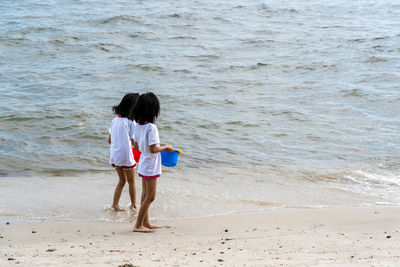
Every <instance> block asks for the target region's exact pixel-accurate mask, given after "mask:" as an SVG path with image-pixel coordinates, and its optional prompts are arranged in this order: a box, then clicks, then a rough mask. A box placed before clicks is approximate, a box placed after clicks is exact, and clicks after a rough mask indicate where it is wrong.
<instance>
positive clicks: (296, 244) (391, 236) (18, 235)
mask: <svg viewBox="0 0 400 267" xmlns="http://www.w3.org/2000/svg"><path fill="white" fill-rule="evenodd" d="M157 223H158V224H163V225H165V226H166V227H165V228H163V229H160V230H157V231H156V232H155V233H151V234H143V233H134V232H132V231H131V229H132V224H129V223H106V222H51V223H37V224H36V223H35V224H29V225H13V224H12V223H10V224H9V225H2V226H0V265H1V266H15V265H17V266H57V265H59V266H68V265H70V266H126V267H127V266H181V265H188V266H220V265H221V266H280V265H284V266H288V265H289V266H290V265H292V266H310V265H317V266H318V265H319V266H321V265H323V266H325V265H338V266H348V265H359V266H366V265H368V266H396V265H397V264H398V263H399V262H400V233H399V231H400V207H388V206H373V207H346V208H321V209H276V210H270V211H266V212H263V213H235V214H230V215H225V216H216V217H209V218H200V219H182V220H167V221H157Z"/></svg>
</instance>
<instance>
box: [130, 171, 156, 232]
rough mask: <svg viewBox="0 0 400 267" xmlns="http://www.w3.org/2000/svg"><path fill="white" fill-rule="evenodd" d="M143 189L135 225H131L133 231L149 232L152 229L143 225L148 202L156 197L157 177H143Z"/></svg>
mask: <svg viewBox="0 0 400 267" xmlns="http://www.w3.org/2000/svg"><path fill="white" fill-rule="evenodd" d="M142 184H143V191H142V203H141V205H140V209H139V214H138V218H137V221H136V224H135V226H134V227H133V231H134V232H143V233H151V232H154V230H152V229H150V228H148V227H146V225H144V223H145V221H144V219H145V216H146V214H148V210H149V207H150V204H151V203H152V202H153V201H154V199H155V197H156V186H157V179H150V180H144V179H143V183H142Z"/></svg>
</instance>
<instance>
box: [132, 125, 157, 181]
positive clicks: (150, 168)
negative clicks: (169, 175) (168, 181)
mask: <svg viewBox="0 0 400 267" xmlns="http://www.w3.org/2000/svg"><path fill="white" fill-rule="evenodd" d="M134 140H135V141H136V142H137V143H138V146H139V151H140V152H142V154H141V155H140V160H139V168H138V173H139V174H141V175H143V176H155V175H159V174H161V153H151V152H150V146H151V145H154V144H156V145H159V144H160V137H159V135H158V129H157V126H156V125H155V124H153V123H146V124H136V126H135V134H134Z"/></svg>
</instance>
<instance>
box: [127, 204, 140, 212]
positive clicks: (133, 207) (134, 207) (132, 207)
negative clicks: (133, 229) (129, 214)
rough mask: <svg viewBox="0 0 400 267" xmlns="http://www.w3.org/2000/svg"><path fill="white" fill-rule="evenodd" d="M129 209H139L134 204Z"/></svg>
mask: <svg viewBox="0 0 400 267" xmlns="http://www.w3.org/2000/svg"><path fill="white" fill-rule="evenodd" d="M129 209H130V210H131V211H138V208H137V207H136V205H134V206H132V205H131V206H130V207H129Z"/></svg>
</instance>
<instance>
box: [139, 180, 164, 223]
mask: <svg viewBox="0 0 400 267" xmlns="http://www.w3.org/2000/svg"><path fill="white" fill-rule="evenodd" d="M151 180H154V182H155V183H154V186H153V185H151V186H149V184H148V185H147V187H146V189H147V191H148V192H149V194H150V195H153V194H154V199H155V198H156V190H157V181H156V180H157V178H155V179H151ZM143 225H144V227H146V228H149V229H158V228H163V227H162V226H161V225H157V224H151V223H150V220H149V210H147V211H146V214H145V215H144V218H143Z"/></svg>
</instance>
